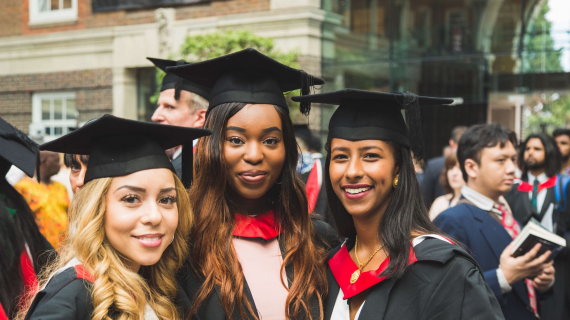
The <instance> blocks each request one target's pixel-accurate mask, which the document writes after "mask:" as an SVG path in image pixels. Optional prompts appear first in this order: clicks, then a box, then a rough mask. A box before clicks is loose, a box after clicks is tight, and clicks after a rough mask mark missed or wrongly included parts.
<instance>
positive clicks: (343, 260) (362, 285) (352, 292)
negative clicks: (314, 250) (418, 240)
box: [329, 242, 417, 300]
mask: <svg viewBox="0 0 570 320" xmlns="http://www.w3.org/2000/svg"><path fill="white" fill-rule="evenodd" d="M416 261H417V258H416V255H415V253H414V250H413V247H412V246H411V245H410V259H409V261H408V265H411V264H413V263H415V262H416ZM389 263H390V257H387V258H386V259H384V261H383V262H382V263H381V264H380V267H378V269H376V270H370V271H365V272H361V273H360V276H359V277H358V280H356V282H355V283H352V284H351V283H350V277H351V276H352V274H353V273H354V272H355V271H356V270H358V267H357V266H356V264H355V263H354V261H352V258H351V257H350V254H349V253H348V249H347V248H346V242H345V243H343V244H342V246H341V248H340V250H339V251H338V252H337V253H336V254H335V255H334V256H333V257H332V258H331V259H330V260H329V267H330V268H331V272H332V274H333V276H334V278H335V279H336V282H337V283H338V285H339V286H340V288H341V289H342V292H343V293H344V297H343V299H345V300H346V299H349V298H352V297H354V296H356V295H357V294H359V293H361V292H363V291H365V290H367V289H369V288H371V287H373V286H375V285H377V284H378V283H380V282H382V281H384V280H385V279H386V276H382V277H379V275H380V274H381V273H382V272H383V271H384V270H386V268H387V267H388V264H389Z"/></svg>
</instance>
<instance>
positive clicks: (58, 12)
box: [29, 0, 77, 25]
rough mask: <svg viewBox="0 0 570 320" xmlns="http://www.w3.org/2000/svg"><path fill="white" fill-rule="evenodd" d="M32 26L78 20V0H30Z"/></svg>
mask: <svg viewBox="0 0 570 320" xmlns="http://www.w3.org/2000/svg"><path fill="white" fill-rule="evenodd" d="M29 1H30V23H29V24H30V25H37V24H49V23H60V22H69V21H76V20H77V0H29Z"/></svg>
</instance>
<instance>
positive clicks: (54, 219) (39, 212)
mask: <svg viewBox="0 0 570 320" xmlns="http://www.w3.org/2000/svg"><path fill="white" fill-rule="evenodd" d="M59 169H60V163H59V154H58V153H55V152H51V151H41V152H40V165H39V172H36V174H35V175H36V177H34V179H31V178H28V177H24V178H23V179H22V180H20V181H19V182H18V183H16V185H15V186H14V188H15V189H16V190H18V192H20V194H22V196H23V197H24V199H25V200H26V202H27V203H28V205H29V206H30V209H31V210H32V212H33V213H34V215H35V218H36V222H37V224H38V227H39V228H40V232H41V233H42V234H43V235H44V236H45V237H46V239H47V240H48V241H49V243H50V244H51V245H52V246H53V247H54V248H55V249H56V250H57V249H58V248H59V245H60V244H61V241H62V240H63V237H64V232H65V230H66V229H67V225H68V219H67V207H68V206H69V198H68V196H67V189H66V188H65V186H64V185H63V184H61V183H59V182H56V181H52V179H51V177H52V176H54V175H56V174H57V173H58V172H59ZM38 174H39V176H40V182H37V176H38Z"/></svg>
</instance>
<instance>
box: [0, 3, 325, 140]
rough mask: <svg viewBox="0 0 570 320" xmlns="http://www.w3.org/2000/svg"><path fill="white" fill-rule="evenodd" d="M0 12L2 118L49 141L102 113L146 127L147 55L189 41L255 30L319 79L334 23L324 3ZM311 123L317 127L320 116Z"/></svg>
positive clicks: (19, 7)
mask: <svg viewBox="0 0 570 320" xmlns="http://www.w3.org/2000/svg"><path fill="white" fill-rule="evenodd" d="M2 7H3V8H2V10H1V11H0V84H2V85H1V86H0V117H2V118H4V119H5V120H7V121H8V122H10V123H13V124H15V125H16V126H17V127H18V128H19V129H21V130H22V131H24V132H26V133H29V134H31V135H41V134H45V135H51V136H59V135H61V134H65V133H66V132H68V130H69V128H74V127H76V126H77V125H78V124H79V123H81V122H84V121H86V120H89V119H92V118H94V117H97V116H100V115H102V114H104V113H112V114H114V115H117V116H121V117H126V118H131V119H140V120H144V119H148V118H149V116H150V115H149V113H150V112H151V110H152V108H153V107H152V106H149V102H148V97H149V96H150V95H151V94H152V93H153V92H154V90H155V88H154V85H155V84H154V68H153V67H152V64H151V63H150V62H149V61H147V60H146V57H167V56H168V55H169V54H170V53H172V52H175V51H176V50H177V49H178V48H179V46H180V44H181V43H182V42H183V40H184V37H185V36H186V35H188V34H190V35H192V34H198V33H205V32H211V31H214V30H227V29H232V30H236V29H247V30H250V31H252V32H254V33H256V34H258V35H260V36H266V37H272V38H274V39H275V44H276V46H277V48H279V49H283V50H291V49H297V50H299V51H300V52H301V57H300V64H301V67H302V68H303V69H305V70H307V71H309V72H313V73H315V74H320V60H321V58H320V56H321V51H322V50H321V45H322V25H323V22H324V21H325V20H326V19H327V13H326V12H325V11H323V10H322V9H321V8H320V1H319V0H294V1H291V0H198V1H188V0H164V1H128V0H112V1H103V0H7V1H4V2H3V4H2ZM318 111H319V110H316V112H315V113H318ZM315 113H314V114H315ZM311 121H312V122H315V124H317V125H318V124H319V123H320V118H319V117H318V114H315V116H312V117H311Z"/></svg>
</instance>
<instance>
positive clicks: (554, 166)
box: [505, 133, 570, 319]
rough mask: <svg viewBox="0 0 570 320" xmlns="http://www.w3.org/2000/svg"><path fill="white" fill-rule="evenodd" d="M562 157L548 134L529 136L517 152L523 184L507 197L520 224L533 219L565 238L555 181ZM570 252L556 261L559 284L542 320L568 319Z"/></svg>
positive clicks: (545, 306)
mask: <svg viewBox="0 0 570 320" xmlns="http://www.w3.org/2000/svg"><path fill="white" fill-rule="evenodd" d="M561 160H562V157H561V155H560V151H559V150H558V148H557V146H556V142H555V141H554V139H553V138H552V137H550V136H548V135H547V134H545V133H534V134H531V135H529V136H528V137H527V138H526V140H525V141H524V142H523V143H522V144H521V146H520V148H519V152H518V165H519V168H520V169H521V170H522V175H521V182H520V183H515V184H514V185H513V188H512V189H511V191H510V192H508V193H507V194H506V195H505V199H506V200H507V203H508V204H509V206H510V207H511V209H512V211H513V215H514V217H515V219H516V220H517V221H519V222H520V223H521V224H522V225H523V226H524V225H526V224H527V223H528V221H529V220H530V219H531V218H534V219H536V220H538V222H539V223H540V224H541V225H542V226H543V227H544V228H546V229H547V230H548V231H550V232H554V233H556V234H558V235H561V236H564V234H565V233H566V230H567V227H566V223H565V219H564V217H563V216H561V212H560V210H559V208H558V205H557V204H558V201H557V200H556V181H557V179H558V173H559V172H560V168H561ZM566 261H567V253H566V250H563V252H562V253H561V254H559V255H558V256H557V257H556V259H555V260H554V268H555V269H556V270H557V272H556V278H557V279H558V281H557V282H556V283H555V284H554V286H553V294H552V296H551V297H548V299H545V301H544V302H543V305H544V306H543V307H542V308H541V313H540V315H541V319H568V316H569V315H570V312H569V306H568V305H566V304H565V303H564V297H565V295H566V293H565V292H566V291H567V290H566V288H565V287H566V286H565V281H566V274H567V272H566V269H567V268H568V267H567V264H568V263H567V262H566Z"/></svg>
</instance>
